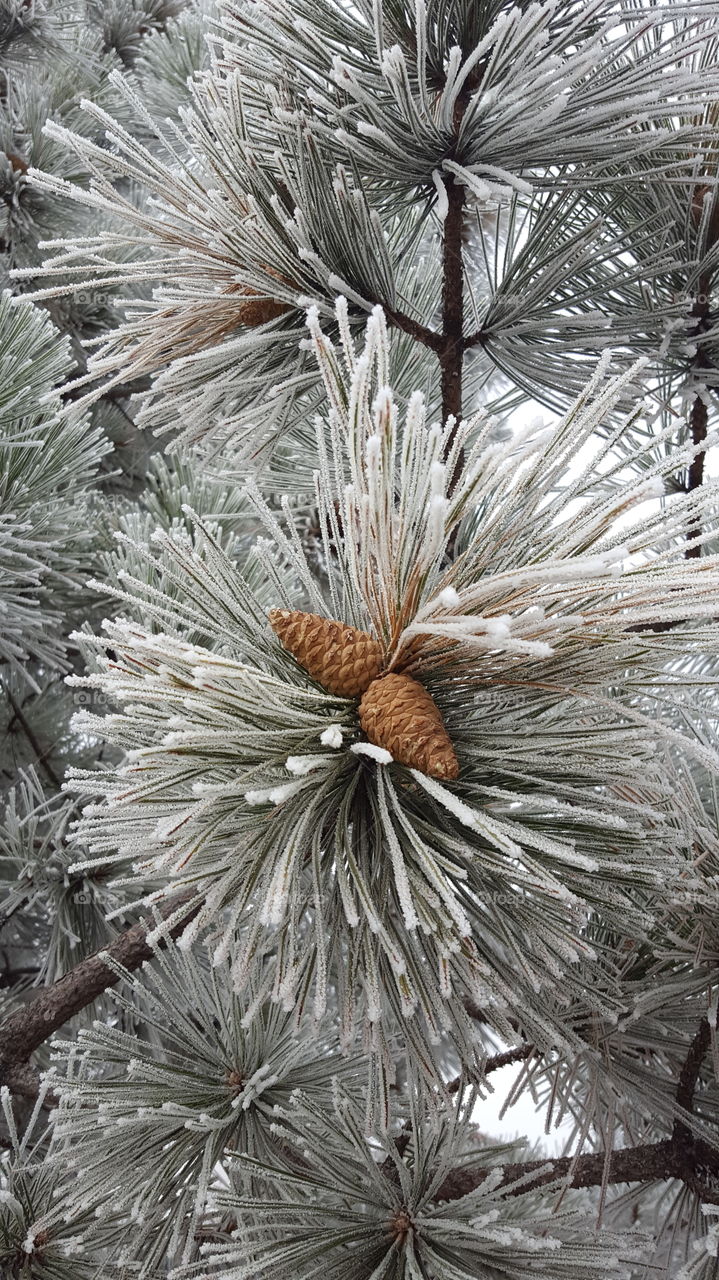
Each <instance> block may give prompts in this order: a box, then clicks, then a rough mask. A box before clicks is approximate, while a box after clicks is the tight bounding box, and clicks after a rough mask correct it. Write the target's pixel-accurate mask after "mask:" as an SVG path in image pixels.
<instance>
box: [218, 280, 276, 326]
mask: <svg viewBox="0 0 719 1280" xmlns="http://www.w3.org/2000/svg"><path fill="white" fill-rule="evenodd" d="M265 270H266V271H267V274H268V275H271V276H272V277H273V278H274V279H275V280H278V281H279V282H280V284H283V285H287V281H286V280H285V279H283V277H282V276H281V275H278V273H277V272H276V271H273V270H272V269H271V268H270V267H266V268H265ZM223 293H237V294H240V295H241V296H242V298H244V299H245V301H244V302H242V303H241V304H240V308H239V311H238V319H239V321H240V324H246V325H248V326H249V327H250V328H252V329H254V328H256V326H257V325H260V324H267V321H268V320H276V319H277V317H278V316H284V315H286V314H287V312H288V311H291V310H292V307H291V306H290V304H289V302H281V301H280V300H279V298H270V297H267V295H265V294H261V293H257V291H256V290H255V289H251V288H250V287H249V285H244V284H237V283H233V284H230V285H228V286H227V288H226V289H223Z"/></svg>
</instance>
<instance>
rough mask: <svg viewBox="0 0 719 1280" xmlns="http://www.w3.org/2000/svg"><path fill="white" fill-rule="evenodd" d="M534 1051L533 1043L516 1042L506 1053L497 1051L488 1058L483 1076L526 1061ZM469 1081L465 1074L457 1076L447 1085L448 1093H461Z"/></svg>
mask: <svg viewBox="0 0 719 1280" xmlns="http://www.w3.org/2000/svg"><path fill="white" fill-rule="evenodd" d="M533 1053H534V1045H533V1044H516V1045H514V1047H513V1048H511V1049H506V1050H505V1052H504V1053H495V1054H493V1056H492V1057H491V1058H487V1061H486V1062H485V1064H484V1068H483V1070H482V1076H483V1077H484V1076H488V1075H491V1074H492V1072H493V1071H501V1069H502V1067H511V1066H512V1064H513V1063H515V1062H524V1061H525V1059H526V1058H529V1057H531V1055H532V1054H533ZM469 1083H471V1082H470V1081H468V1080H467V1079H466V1077H465V1076H462V1075H459V1076H455V1078H454V1080H452V1081H450V1083H449V1084H448V1085H447V1091H448V1093H459V1090H460V1089H461V1088H462V1086H463V1085H466V1084H469Z"/></svg>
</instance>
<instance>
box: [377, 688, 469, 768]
mask: <svg viewBox="0 0 719 1280" xmlns="http://www.w3.org/2000/svg"><path fill="white" fill-rule="evenodd" d="M359 718H360V724H361V726H362V728H363V730H364V732H365V733H366V734H367V737H368V738H369V740H370V742H373V743H374V745H375V746H376V747H384V749H385V751H389V752H390V754H391V755H392V756H393V757H394V759H395V760H397V761H398V763H399V764H404V765H406V766H407V767H408V768H410V769H419V771H420V773H426V774H427V775H428V776H429V777H430V778H443V779H446V778H456V777H457V776H458V774H459V764H458V762H457V757H456V755H455V754H454V747H453V746H452V743H451V741H450V738H449V734H448V733H447V730H446V729H445V727H444V722H443V720H442V716H441V714H440V710H439V707H438V706H437V704H436V702H435V701H434V698H433V697H432V695H431V694H430V693H428V692H427V690H426V689H425V687H424V685H422V684H420V683H419V681H418V680H413V679H412V677H411V676H403V675H396V674H395V673H394V672H390V673H389V674H388V675H386V676H381V677H380V678H379V679H378V680H375V681H374V682H373V683H372V684H371V685H370V686H369V688H368V690H367V692H366V693H365V694H364V696H363V698H362V701H361V702H360V705H359Z"/></svg>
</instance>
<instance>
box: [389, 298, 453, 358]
mask: <svg viewBox="0 0 719 1280" xmlns="http://www.w3.org/2000/svg"><path fill="white" fill-rule="evenodd" d="M383 310H384V313H385V315H386V317H387V319H388V320H389V321H390V322H391V324H393V325H394V326H395V328H397V329H401V330H402V332H403V333H408V334H409V335H410V337H412V338H416V340H417V342H421V343H422V345H423V346H425V347H429V348H430V350H431V351H436V352H439V351H441V349H442V335H441V334H439V333H435V331H434V329H428V328H427V327H426V325H423V324H420V323H419V321H418V320H413V319H412V317H411V316H408V315H405V313H404V312H403V311H395V310H394V309H393V308H391V307H388V306H384V307H383Z"/></svg>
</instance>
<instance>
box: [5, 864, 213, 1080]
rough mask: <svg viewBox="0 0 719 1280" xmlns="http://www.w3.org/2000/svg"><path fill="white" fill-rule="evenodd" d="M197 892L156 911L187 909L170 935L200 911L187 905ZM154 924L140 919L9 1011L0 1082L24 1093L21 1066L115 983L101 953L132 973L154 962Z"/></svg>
mask: <svg viewBox="0 0 719 1280" xmlns="http://www.w3.org/2000/svg"><path fill="white" fill-rule="evenodd" d="M195 896H196V895H195V890H194V889H193V890H189V891H187V892H186V893H183V894H178V895H177V896H176V897H174V898H172V899H171V900H170V901H169V902H168V903H167V905H166V907H165V908H164V910H163V911H162V912H161V913H160V915H161V919H164V920H166V919H167V918H168V917H169V916H170V915H172V914H173V913H174V912H175V911H177V910H178V909H180V908H182V907H183V906H184V905H187V906H188V908H189V909H188V911H187V912H186V913H185V914H184V915H183V916H182V919H181V920H180V921H179V923H177V924H175V925H174V926H173V927H172V929H171V930H170V937H172V938H176V937H177V936H178V934H179V933H180V932H181V931H182V929H184V927H185V925H186V924H187V923H188V921H189V920H190V919H191V918H192V916H193V915H194V914H195V912H196V911H197V910H198V907H199V904H197V905H196V906H195V907H194V909H193V908H190V903H192V902H193V900H194V899H195ZM153 927H154V921H153V922H152V924H147V923H145V922H144V921H139V922H138V923H137V924H134V925H132V926H131V927H130V928H129V929H126V930H125V932H124V933H121V934H120V936H119V937H118V938H116V939H115V941H114V942H112V943H110V945H109V946H106V947H103V948H102V951H97V952H95V954H94V955H91V956H88V957H87V959H85V960H81V961H80V963H79V964H77V965H76V966H75V968H74V969H71V970H70V972H69V973H66V974H64V976H63V977H62V978H59V979H58V981H57V982H54V983H53V984H52V986H50V987H45V989H44V990H42V991H39V992H38V994H37V995H36V996H35V997H34V998H33V999H32V1000H30V1001H29V1002H28V1003H27V1004H25V1005H23V1006H22V1007H21V1008H19V1009H15V1010H13V1012H12V1013H11V1014H10V1015H9V1017H7V1018H6V1019H5V1022H4V1023H3V1024H2V1026H0V1084H7V1085H8V1087H9V1088H10V1089H13V1087H15V1089H16V1090H17V1091H18V1092H21V1093H23V1094H24V1096H27V1085H28V1081H30V1079H31V1076H30V1074H29V1072H28V1071H27V1070H23V1068H27V1067H28V1064H29V1061H30V1058H31V1056H32V1054H33V1053H34V1052H35V1050H36V1049H38V1048H39V1047H40V1045H41V1044H43V1043H44V1041H45V1040H47V1039H49V1037H50V1036H51V1035H53V1033H54V1032H55V1031H58V1030H59V1029H60V1027H62V1026H64V1025H65V1023H66V1022H69V1020H70V1019H71V1018H73V1017H74V1016H75V1015H76V1014H78V1013H80V1011H81V1010H82V1009H85V1008H87V1006H88V1005H90V1004H92V1003H93V1001H94V1000H96V999H97V997H98V996H100V995H102V992H103V991H106V990H107V988H108V987H113V986H115V985H116V984H117V983H118V982H119V978H118V975H117V973H116V972H115V971H114V970H113V969H111V968H110V966H109V965H108V964H107V963H106V961H105V960H104V959H103V956H105V955H107V956H109V957H110V958H111V959H113V960H115V961H116V962H117V963H118V964H121V965H122V966H123V967H124V968H125V969H129V970H130V971H133V970H135V969H139V967H140V965H142V964H144V963H145V961H146V960H152V958H153V956H154V955H155V951H154V949H153V948H152V947H151V946H150V945H149V943H148V941H147V934H148V931H149V930H150V929H151V928H153ZM29 1071H30V1072H31V1071H32V1068H30V1069H29Z"/></svg>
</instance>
